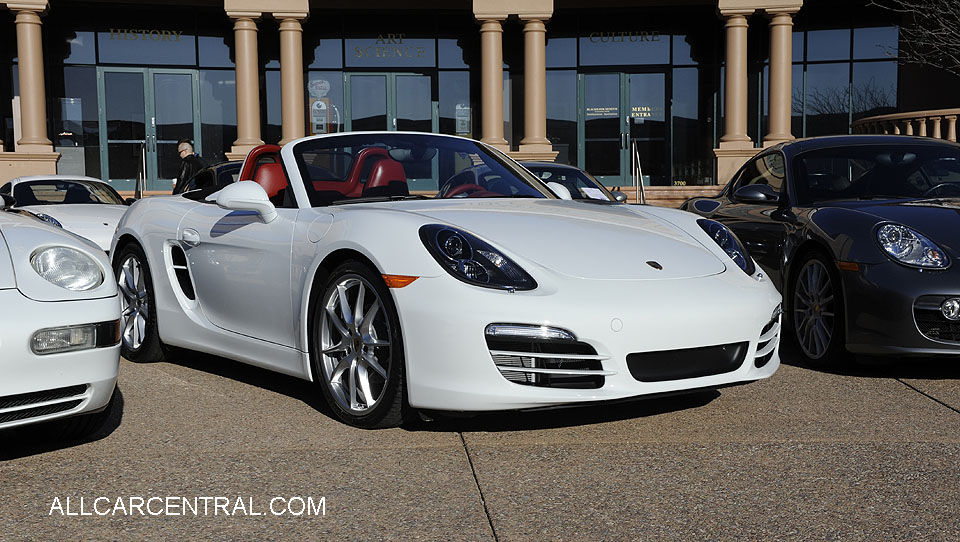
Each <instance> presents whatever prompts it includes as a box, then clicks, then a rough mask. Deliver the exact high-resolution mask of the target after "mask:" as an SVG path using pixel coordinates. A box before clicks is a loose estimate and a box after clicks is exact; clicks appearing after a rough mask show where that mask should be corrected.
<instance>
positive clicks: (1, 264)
mask: <svg viewBox="0 0 960 542" xmlns="http://www.w3.org/2000/svg"><path fill="white" fill-rule="evenodd" d="M16 287H17V277H16V275H14V274H13V262H12V261H11V260H10V249H8V248H7V242H6V240H4V238H3V229H2V228H0V290H9V289H11V288H16Z"/></svg>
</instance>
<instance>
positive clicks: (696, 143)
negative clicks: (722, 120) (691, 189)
mask: <svg viewBox="0 0 960 542" xmlns="http://www.w3.org/2000/svg"><path fill="white" fill-rule="evenodd" d="M699 71H700V70H699V69H697V68H677V69H674V70H673V102H672V108H671V113H672V118H671V122H672V125H671V127H672V130H673V134H672V139H673V160H672V165H673V174H672V176H671V178H672V179H673V183H674V184H677V185H701V184H710V183H712V182H713V160H712V159H711V158H712V157H711V154H712V153H711V152H710V148H709V147H710V145H711V143H712V138H711V136H710V132H711V129H712V127H711V125H710V124H708V123H705V122H703V121H701V119H700V107H699V101H700V93H699V77H700V75H699Z"/></svg>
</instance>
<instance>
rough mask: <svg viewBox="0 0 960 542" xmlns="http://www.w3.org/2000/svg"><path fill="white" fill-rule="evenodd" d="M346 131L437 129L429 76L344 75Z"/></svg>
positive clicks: (432, 130)
mask: <svg viewBox="0 0 960 542" xmlns="http://www.w3.org/2000/svg"><path fill="white" fill-rule="evenodd" d="M344 77H345V80H346V84H345V85H344V89H345V94H346V109H347V115H346V119H345V125H346V129H347V130H348V131H360V130H390V131H394V130H400V131H409V132H436V131H438V130H439V120H438V116H437V102H435V101H433V82H432V80H431V77H430V76H429V75H419V74H409V73H347V74H345V75H344Z"/></svg>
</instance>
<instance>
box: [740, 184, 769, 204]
mask: <svg viewBox="0 0 960 542" xmlns="http://www.w3.org/2000/svg"><path fill="white" fill-rule="evenodd" d="M733 197H734V199H736V200H737V201H739V202H743V203H777V202H779V201H780V192H777V190H776V189H774V188H773V187H772V186H770V185H769V184H748V185H746V186H741V187H740V188H738V189H737V190H736V192H734V193H733Z"/></svg>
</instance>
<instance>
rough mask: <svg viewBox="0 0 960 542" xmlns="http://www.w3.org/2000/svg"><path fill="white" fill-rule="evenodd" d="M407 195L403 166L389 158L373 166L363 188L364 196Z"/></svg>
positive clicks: (405, 175) (405, 174)
mask: <svg viewBox="0 0 960 542" xmlns="http://www.w3.org/2000/svg"><path fill="white" fill-rule="evenodd" d="M409 193H410V192H409V190H408V188H407V173H406V172H405V171H404V170H403V165H402V164H400V162H397V161H396V160H393V159H391V158H383V159H381V160H379V161H378V162H377V163H376V164H374V165H373V169H371V170H370V178H369V179H367V184H366V186H364V188H363V195H364V196H381V195H383V196H405V195H407V194H409Z"/></svg>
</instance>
